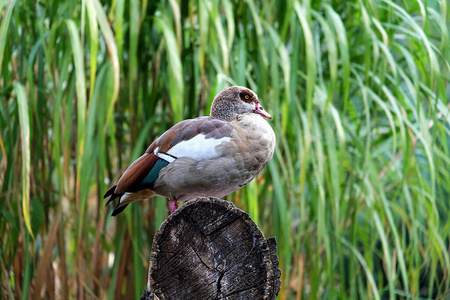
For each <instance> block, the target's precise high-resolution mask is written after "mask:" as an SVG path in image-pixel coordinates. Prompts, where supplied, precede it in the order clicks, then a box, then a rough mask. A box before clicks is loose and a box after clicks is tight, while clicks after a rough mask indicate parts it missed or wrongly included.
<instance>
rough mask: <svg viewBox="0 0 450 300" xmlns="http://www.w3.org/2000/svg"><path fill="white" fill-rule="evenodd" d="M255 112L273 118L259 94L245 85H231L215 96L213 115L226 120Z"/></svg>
mask: <svg viewBox="0 0 450 300" xmlns="http://www.w3.org/2000/svg"><path fill="white" fill-rule="evenodd" d="M245 113H255V114H259V115H261V116H263V117H264V118H268V119H271V118H272V117H271V115H270V114H269V113H268V112H266V111H265V110H264V108H263V107H262V106H261V105H260V104H259V99H258V95H256V93H255V92H253V91H252V90H251V89H249V88H246V87H243V86H231V87H229V88H226V89H224V90H223V91H221V92H220V93H219V94H217V96H216V97H215V98H214V101H213V103H212V106H211V117H214V118H217V119H221V120H224V121H231V120H234V119H235V118H236V117H237V116H238V115H240V114H245Z"/></svg>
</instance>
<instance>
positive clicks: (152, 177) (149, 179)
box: [141, 158, 169, 185]
mask: <svg viewBox="0 0 450 300" xmlns="http://www.w3.org/2000/svg"><path fill="white" fill-rule="evenodd" d="M168 164H169V162H168V161H165V160H164V159H161V158H159V159H158V160H157V161H156V163H155V165H154V166H153V168H152V169H151V170H150V172H149V173H148V174H147V176H145V177H144V179H142V181H141V184H144V185H153V183H154V182H155V181H156V179H158V176H159V171H161V169H162V168H164V167H165V166H167V165H168Z"/></svg>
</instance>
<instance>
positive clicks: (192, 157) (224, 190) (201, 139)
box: [104, 86, 275, 216]
mask: <svg viewBox="0 0 450 300" xmlns="http://www.w3.org/2000/svg"><path fill="white" fill-rule="evenodd" d="M263 117H264V118H268V119H270V118H271V116H270V114H268V113H267V112H266V111H265V110H264V109H263V107H262V106H261V105H260V104H259V99H258V96H257V95H256V93H254V92H253V91H252V90H250V89H248V88H246V87H242V86H232V87H229V88H227V89H225V90H223V91H221V92H220V93H219V94H218V95H217V96H216V97H215V98H214V101H213V103H212V106H211V116H210V117H199V118H196V119H190V120H185V121H182V122H180V123H178V124H176V125H175V126H173V127H172V128H170V129H169V130H167V131H166V132H165V133H164V134H163V135H162V136H160V137H159V138H158V139H157V140H155V141H154V142H153V143H152V144H151V145H150V146H149V147H148V149H147V150H146V151H145V153H144V154H143V155H142V156H141V157H139V158H138V159H137V160H136V161H135V162H133V163H132V164H131V165H130V166H129V167H128V169H127V170H126V171H125V173H124V174H123V175H122V177H120V179H119V181H118V182H117V184H116V185H115V186H113V187H112V188H111V189H109V190H108V191H107V192H106V194H105V196H104V198H107V197H109V199H108V201H107V203H106V205H107V204H109V203H110V202H111V201H113V200H114V199H116V198H119V203H118V204H117V206H116V207H115V209H114V211H113V213H112V216H115V215H117V214H118V213H120V212H122V211H123V210H124V209H125V207H127V205H128V204H130V203H131V202H134V201H139V200H143V199H149V198H151V197H153V196H156V195H160V196H164V197H166V198H168V200H169V202H168V204H167V207H168V208H169V210H170V212H171V213H172V212H174V211H175V210H176V209H177V208H178V206H177V201H185V200H189V199H194V198H197V197H217V198H221V197H223V196H226V195H228V194H230V193H232V192H234V191H237V190H238V189H240V188H241V187H243V186H245V185H246V184H248V183H249V182H250V181H251V180H252V179H253V178H255V176H256V175H258V173H259V172H261V170H262V169H263V168H264V167H265V166H266V165H267V164H268V163H269V161H270V160H271V159H272V156H273V151H274V148H275V134H274V132H273V130H272V127H270V125H269V124H268V123H267V122H266V121H265V120H264V119H263Z"/></svg>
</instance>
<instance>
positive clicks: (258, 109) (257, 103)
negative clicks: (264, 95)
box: [253, 101, 272, 119]
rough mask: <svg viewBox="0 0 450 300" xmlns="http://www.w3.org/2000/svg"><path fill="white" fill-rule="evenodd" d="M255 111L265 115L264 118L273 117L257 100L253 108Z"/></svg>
mask: <svg viewBox="0 0 450 300" xmlns="http://www.w3.org/2000/svg"><path fill="white" fill-rule="evenodd" d="M253 112H254V113H255V114H259V115H261V116H263V117H264V118H267V119H272V116H271V115H270V114H269V113H268V112H267V111H265V110H264V108H263V107H262V106H261V105H259V101H256V102H255V109H254V110H253Z"/></svg>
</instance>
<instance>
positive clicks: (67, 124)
mask: <svg viewBox="0 0 450 300" xmlns="http://www.w3.org/2000/svg"><path fill="white" fill-rule="evenodd" d="M0 8H1V25H0V26H1V27H0V67H1V69H0V72H1V77H0V100H1V101H0V127H1V137H0V148H1V149H0V150H1V151H0V182H1V191H0V238H1V240H2V241H1V243H0V253H1V259H0V282H1V283H0V286H1V290H0V293H1V295H2V298H4V299H14V298H21V299H27V298H33V299H38V298H40V297H43V298H45V299H53V298H62V299H67V298H72V299H73V298H77V299H86V298H88V299H92V298H94V299H95V298H101V299H104V298H109V299H113V298H116V299H119V298H127V299H136V298H138V297H139V296H140V295H141V293H142V290H143V289H144V287H145V285H146V276H147V275H146V270H147V268H148V265H147V262H148V259H149V253H150V248H151V241H152V237H153V234H154V232H155V230H156V229H157V228H158V227H159V225H160V224H161V222H162V220H164V218H165V217H166V215H167V209H166V204H165V199H155V200H152V201H146V202H144V203H139V204H133V205H131V206H130V207H129V208H128V209H127V210H126V211H125V213H124V214H121V215H119V216H118V217H116V218H112V217H110V216H109V213H110V208H109V207H108V208H105V207H104V200H103V199H102V195H103V193H104V192H105V191H106V190H107V188H108V187H109V186H110V184H111V183H112V182H113V181H115V180H117V178H118V176H120V174H121V173H122V172H123V171H124V169H125V168H126V167H127V166H128V164H129V163H130V162H132V161H133V160H134V159H135V158H137V157H138V156H139V155H140V154H141V153H142V152H143V151H144V150H145V148H146V147H147V146H148V144H149V143H151V142H152V141H153V139H154V138H156V137H157V136H158V135H160V134H161V133H162V132H164V131H165V130H166V129H167V128H169V127H170V126H171V125H173V124H174V123H176V122H178V121H180V120H182V119H185V118H192V117H196V116H199V115H207V114H208V113H209V107H210V104H211V101H212V99H213V97H214V95H216V94H217V93H218V92H219V91H220V90H222V89H223V88H224V87H227V86H229V85H231V84H238V85H245V86H248V87H250V88H251V89H253V90H255V91H256V92H257V93H258V95H259V98H260V99H261V102H262V103H263V105H264V106H265V108H266V109H267V110H268V111H269V112H270V113H271V114H272V116H273V119H272V120H271V121H270V124H271V125H272V127H273V128H274V130H275V133H276V135H277V148H276V153H275V156H274V159H273V160H272V162H271V163H270V164H269V165H268V166H267V167H266V169H265V170H264V172H263V174H261V175H260V176H259V177H258V178H257V179H256V180H255V181H254V182H252V183H251V184H249V185H248V186H247V187H245V188H243V189H242V190H240V191H238V192H236V193H234V194H233V195H230V196H228V197H227V199H228V200H230V201H233V202H234V203H235V204H236V205H237V206H238V207H240V208H242V209H244V210H246V211H247V212H249V213H250V215H251V216H252V218H253V219H254V220H255V221H256V222H257V223H258V224H259V225H260V227H261V229H262V230H263V232H264V234H265V235H266V236H267V237H270V236H276V238H277V241H278V255H279V257H280V266H281V269H282V281H283V285H282V290H281V293H280V295H279V298H280V299H445V297H450V296H449V293H450V292H449V291H450V277H449V275H450V255H449V251H450V239H449V234H450V218H449V210H450V201H449V200H450V173H449V170H450V155H449V150H450V126H449V119H450V114H449V113H450V111H449V107H450V103H449V100H450V98H449V93H450V85H449V76H450V72H449V68H450V65H449V57H450V47H449V37H450V36H449V30H450V24H449V21H450V20H449V14H450V8H449V3H448V2H447V1H431V0H430V1H421V0H418V1H390V0H384V1H373V0H349V1H343V2H341V1H326V0H323V1H320V0H319V1H307V0H304V1H300V0H285V1H275V0H269V1H257V0H246V1H236V0H221V1H219V0H198V1H180V0H169V1H148V0H143V1H137V0H130V1H124V0H112V1H106V0H102V1H100V0H83V1H81V2H80V1H69V0H61V1H55V0H46V1H27V0H0Z"/></svg>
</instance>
